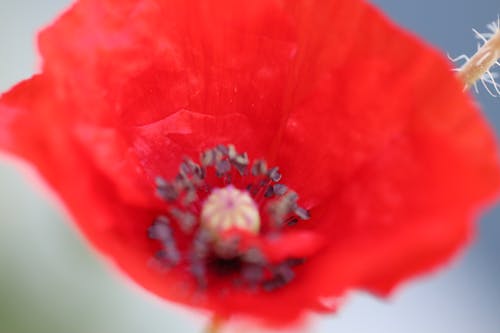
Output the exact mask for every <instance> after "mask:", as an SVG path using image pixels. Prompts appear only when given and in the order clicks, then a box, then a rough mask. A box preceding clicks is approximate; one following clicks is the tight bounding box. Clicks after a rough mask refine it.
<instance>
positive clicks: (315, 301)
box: [0, 0, 500, 325]
mask: <svg viewBox="0 0 500 333" xmlns="http://www.w3.org/2000/svg"><path fill="white" fill-rule="evenodd" d="M39 46H40V50H41V54H42V56H43V68H42V71H41V73H40V74H38V75H35V76H34V77H33V78H31V79H29V80H27V81H25V82H22V83H20V84H19V85H18V86H16V87H14V88H13V89H12V90H11V91H10V92H8V93H6V94H4V95H3V96H2V98H1V101H0V146H2V147H3V148H4V149H5V150H7V151H10V152H11V153H13V154H15V155H18V156H20V157H22V158H24V159H26V160H27V161H29V162H30V163H32V164H33V165H34V166H36V168H37V169H38V170H39V172H40V174H41V175H42V176H43V177H44V178H45V180H46V181H47V182H48V183H49V184H50V186H51V187H52V188H53V189H54V190H55V191H56V193H57V194H58V195H59V196H60V198H61V199H62V200H63V202H64V203H65V205H66V206H67V208H68V209H69V212H70V213H71V215H72V216H73V218H74V220H75V222H76V224H77V225H78V227H79V228H80V230H81V231H82V232H83V233H84V235H85V236H86V237H87V239H89V241H90V242H91V243H92V244H93V245H94V246H95V247H96V248H97V249H98V250H99V251H100V252H101V253H103V254H105V255H106V256H108V257H109V258H111V259H112V260H113V261H114V262H115V263H116V264H117V265H118V266H119V267H120V268H121V269H122V270H123V272H125V273H126V274H128V275H129V276H130V277H131V278H132V279H134V280H135V281H136V282H137V283H139V284H140V285H142V286H143V287H144V288H146V289H148V290H150V291H151V292H153V293H155V294H157V295H159V296H161V297H163V298H165V299H168V300H171V301H174V302H179V303H183V304H187V305H191V306H194V307H198V308H203V309H208V310H210V311H213V312H215V313H216V314H218V315H220V316H230V315H244V316H250V317H254V318H257V319H260V320H262V321H265V322H267V323H268V324H276V325H281V324H287V323H291V322H292V321H294V320H297V319H299V318H301V317H302V316H303V315H304V314H305V313H307V312H308V311H330V310H333V309H332V308H331V307H329V306H328V304H327V303H328V302H325V300H327V299H329V298H332V297H338V296H340V295H343V294H344V293H345V292H346V291H348V290H350V289H353V288H358V289H366V290H370V291H372V292H375V293H379V294H386V293H388V292H389V291H390V290H391V289H392V288H393V287H394V286H396V285H397V284H398V283H400V282H402V281H404V280H405V279H407V278H409V277H412V276H415V275H417V274H420V273H423V272H425V271H429V270H430V269H432V268H434V267H435V266H437V265H439V264H440V263H442V262H443V261H445V260H446V259H448V258H449V257H450V255H451V254H453V253H454V252H455V251H456V250H457V249H458V248H459V247H460V246H461V245H463V244H464V242H465V241H466V240H467V239H468V238H469V236H470V234H471V227H472V220H473V217H474V216H475V215H476V213H477V212H478V208H479V207H480V206H481V205H482V204H484V203H485V202H487V201H488V200H490V199H492V197H493V196H494V194H495V192H496V191H498V189H499V187H500V175H499V174H500V173H499V163H498V159H497V154H496V152H497V150H496V146H495V144H494V141H493V139H492V135H491V132H490V130H489V128H488V126H487V124H486V123H485V121H484V119H483V118H482V117H481V115H480V113H479V112H478V110H477V109H476V107H475V106H474V104H473V103H472V102H471V100H470V98H469V97H468V96H467V95H466V94H464V93H463V92H462V84H461V83H460V82H458V80H457V79H455V78H454V76H453V75H452V73H451V71H450V68H449V67H448V64H447V62H446V61H445V60H444V59H443V57H442V56H441V55H439V54H437V53H436V52H435V51H433V50H432V49H430V48H429V47H427V46H425V45H423V44H422V43H421V42H419V41H417V40H415V39H414V38H413V37H411V36H408V35H407V34H406V33H404V32H402V31H401V30H400V29H398V28H396V27H394V26H392V25H391V24H390V23H389V22H387V20H386V19H385V18H384V17H383V16H381V15H380V14H379V13H378V12H377V11H376V10H375V9H374V8H372V6H370V5H368V4H366V3H364V2H363V1H360V0H324V1H322V0H318V1H306V0H293V1H278V0H276V1H269V0H265V1H264V0H254V1H243V0H242V1H229V0H218V1H210V2H207V1H201V0H163V1H159V0H127V1H124V0H80V1H78V2H77V3H76V4H75V5H74V6H73V7H72V8H71V9H70V10H68V11H67V12H66V13H65V14H64V15H62V16H61V17H60V18H59V19H58V20H57V21H56V22H55V23H54V24H53V25H51V26H50V27H48V28H47V29H45V30H44V31H43V32H42V33H41V34H40V37H39ZM278 167H279V168H278Z"/></svg>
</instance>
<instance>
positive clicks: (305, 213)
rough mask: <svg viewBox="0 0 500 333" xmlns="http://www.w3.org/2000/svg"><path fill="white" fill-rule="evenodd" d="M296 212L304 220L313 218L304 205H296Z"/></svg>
mask: <svg viewBox="0 0 500 333" xmlns="http://www.w3.org/2000/svg"><path fill="white" fill-rule="evenodd" d="M294 213H295V214H296V215H297V216H298V217H299V218H300V219H302V220H309V219H310V218H311V214H309V212H308V211H307V209H304V208H302V207H296V208H295V210H294Z"/></svg>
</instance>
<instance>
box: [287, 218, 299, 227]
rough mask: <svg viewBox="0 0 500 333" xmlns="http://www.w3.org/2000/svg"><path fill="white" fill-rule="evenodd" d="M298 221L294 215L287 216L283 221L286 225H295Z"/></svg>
mask: <svg viewBox="0 0 500 333" xmlns="http://www.w3.org/2000/svg"><path fill="white" fill-rule="evenodd" d="M298 222H299V219H298V218H296V217H295V216H293V217H291V218H289V219H288V220H286V221H285V224H286V225H288V226H292V225H296V224H297V223H298Z"/></svg>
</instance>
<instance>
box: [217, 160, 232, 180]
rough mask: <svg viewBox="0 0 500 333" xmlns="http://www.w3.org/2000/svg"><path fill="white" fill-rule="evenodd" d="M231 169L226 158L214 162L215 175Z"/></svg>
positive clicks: (220, 174)
mask: <svg viewBox="0 0 500 333" xmlns="http://www.w3.org/2000/svg"><path fill="white" fill-rule="evenodd" d="M229 170H231V164H230V163H229V161H228V160H222V161H219V162H217V163H216V164H215V171H216V173H217V176H219V177H220V176H222V175H224V174H226V173H227V172H229Z"/></svg>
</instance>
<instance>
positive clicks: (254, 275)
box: [241, 264, 264, 284]
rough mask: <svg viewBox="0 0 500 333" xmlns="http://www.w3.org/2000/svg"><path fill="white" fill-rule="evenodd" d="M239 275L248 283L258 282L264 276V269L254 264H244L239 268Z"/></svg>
mask: <svg viewBox="0 0 500 333" xmlns="http://www.w3.org/2000/svg"><path fill="white" fill-rule="evenodd" d="M241 275H242V277H243V279H244V280H245V281H247V282H249V283H250V284H258V283H260V282H261V281H262V279H263V278H264V269H263V268H262V266H259V265H256V264H245V265H243V267H242V269H241Z"/></svg>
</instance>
